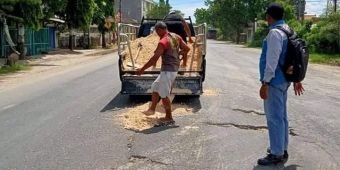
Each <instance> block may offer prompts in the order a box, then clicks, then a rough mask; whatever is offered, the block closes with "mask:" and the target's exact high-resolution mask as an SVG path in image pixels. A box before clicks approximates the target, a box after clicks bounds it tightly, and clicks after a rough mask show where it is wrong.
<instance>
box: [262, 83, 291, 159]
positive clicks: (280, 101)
mask: <svg viewBox="0 0 340 170" xmlns="http://www.w3.org/2000/svg"><path fill="white" fill-rule="evenodd" d="M289 85H290V83H283V84H280V85H270V86H269V88H268V98H267V99H266V100H264V112H265V114H266V118H267V126H268V132H269V141H270V149H271V154H274V155H278V156H279V155H283V153H284V150H287V149H288V135H289V134H288V128H289V124H288V116H287V90H288V87H289Z"/></svg>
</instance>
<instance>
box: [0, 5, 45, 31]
mask: <svg viewBox="0 0 340 170" xmlns="http://www.w3.org/2000/svg"><path fill="white" fill-rule="evenodd" d="M0 9H2V10H4V11H5V13H6V14H9V15H13V16H15V17H20V18H22V19H23V22H24V25H25V26H27V27H31V28H35V29H39V28H40V27H41V19H42V18H43V14H42V11H41V0H27V1H26V0H2V1H1V2H0Z"/></svg>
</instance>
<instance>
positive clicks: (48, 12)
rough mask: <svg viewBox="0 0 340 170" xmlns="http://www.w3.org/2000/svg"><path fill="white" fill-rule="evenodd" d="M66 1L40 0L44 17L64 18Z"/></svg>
mask: <svg viewBox="0 0 340 170" xmlns="http://www.w3.org/2000/svg"><path fill="white" fill-rule="evenodd" d="M67 2H68V1H65V0H42V6H43V9H42V11H43V14H44V18H45V19H48V18H51V17H54V16H57V17H59V18H61V19H64V20H65V18H66V14H65V12H66V5H67Z"/></svg>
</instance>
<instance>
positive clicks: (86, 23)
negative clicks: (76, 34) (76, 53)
mask: <svg viewBox="0 0 340 170" xmlns="http://www.w3.org/2000/svg"><path fill="white" fill-rule="evenodd" d="M95 5H96V4H95V2H94V0H68V1H67V4H66V23H67V26H68V29H69V30H70V37H69V48H70V49H71V50H73V29H82V30H84V31H86V30H88V29H89V27H90V24H91V23H92V18H93V14H94V10H95Z"/></svg>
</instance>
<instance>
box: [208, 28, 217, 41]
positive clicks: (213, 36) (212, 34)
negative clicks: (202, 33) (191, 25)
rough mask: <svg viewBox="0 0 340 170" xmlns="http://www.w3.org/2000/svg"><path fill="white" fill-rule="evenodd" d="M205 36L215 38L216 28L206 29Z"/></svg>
mask: <svg viewBox="0 0 340 170" xmlns="http://www.w3.org/2000/svg"><path fill="white" fill-rule="evenodd" d="M207 38H208V39H214V40H216V39H217V30H216V29H208V32H207Z"/></svg>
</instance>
